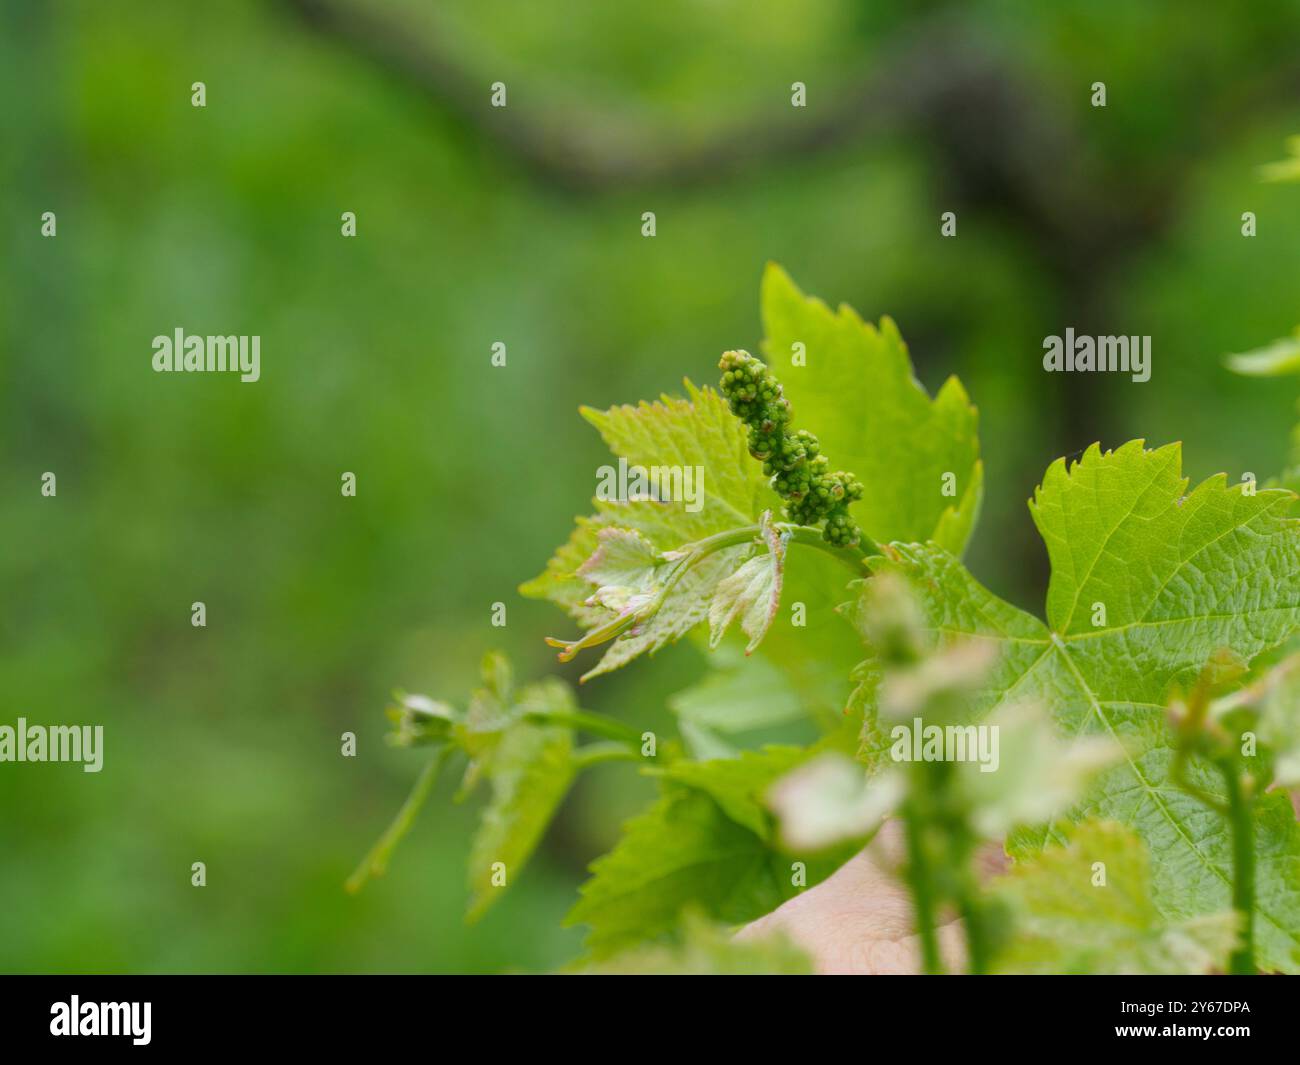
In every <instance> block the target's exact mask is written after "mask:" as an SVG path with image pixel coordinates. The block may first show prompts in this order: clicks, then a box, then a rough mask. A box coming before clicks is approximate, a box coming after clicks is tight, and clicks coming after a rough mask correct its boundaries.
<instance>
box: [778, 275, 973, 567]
mask: <svg viewBox="0 0 1300 1065" xmlns="http://www.w3.org/2000/svg"><path fill="white" fill-rule="evenodd" d="M762 307H763V327H764V331H765V335H766V340H765V341H764V343H763V351H764V354H765V355H766V356H767V358H768V361H769V364H770V365H771V367H772V369H773V370H774V371H775V372H776V374H777V375H778V376H779V377H780V378H781V383H782V385H783V386H784V388H785V394H786V398H788V399H789V400H790V403H791V405H792V407H793V408H794V415H795V421H796V424H798V425H802V426H806V427H807V428H808V429H810V430H812V431H813V432H814V433H816V434H817V436H818V438H819V439H820V440H821V445H822V449H823V451H824V453H825V454H827V455H832V456H834V458H835V463H836V464H837V465H838V466H841V467H843V468H844V469H846V470H849V471H850V472H852V473H854V474H856V475H857V477H858V479H859V480H860V481H862V483H863V484H864V485H866V486H867V492H866V495H865V497H864V498H863V499H862V500H861V501H859V502H858V503H856V504H854V506H853V508H852V512H853V517H854V519H855V520H856V521H857V522H858V524H859V525H861V527H862V529H863V530H864V531H865V532H866V533H867V535H868V536H870V537H871V538H872V539H874V540H875V541H876V542H877V543H886V542H889V541H891V540H902V541H913V540H916V541H923V540H934V541H935V542H936V543H939V544H941V545H942V546H944V547H946V548H947V549H948V550H950V551H952V552H953V553H954V554H957V555H960V554H961V552H962V550H963V548H964V547H965V546H966V542H967V540H969V539H970V535H971V532H972V531H973V530H974V527H975V520H976V518H977V516H978V513H979V508H980V502H981V500H982V498H983V491H984V488H983V485H984V470H983V465H982V464H981V462H980V457H979V436H978V420H979V419H978V415H977V413H976V411H975V408H974V407H973V406H972V405H971V402H970V398H969V396H967V394H966V390H965V388H963V387H962V384H961V382H960V381H958V380H957V378H955V377H950V378H948V380H947V381H946V382H944V384H943V387H941V388H940V389H939V391H938V393H937V394H936V395H935V396H934V398H933V399H931V398H930V396H929V395H928V394H927V393H926V391H925V389H924V387H922V385H921V383H920V382H919V381H917V379H916V377H915V376H914V375H913V372H912V361H911V358H910V357H909V355H908V352H907V345H906V344H904V343H903V338H902V336H901V335H900V334H899V331H898V327H897V326H896V325H895V324H894V322H893V320H892V319H890V318H882V319H881V320H880V325H879V327H876V326H873V325H871V324H870V323H868V322H864V321H863V320H862V318H860V317H859V316H858V313H857V312H856V311H855V310H853V308H852V307H849V306H847V305H844V304H841V306H840V308H839V310H838V311H832V310H831V309H830V307H828V306H827V305H826V304H825V303H823V302H822V301H821V300H819V299H813V298H810V297H808V296H805V295H804V294H803V293H802V292H801V291H800V290H799V288H798V287H797V286H796V285H795V283H794V282H793V281H791V280H790V277H789V275H787V274H786V273H785V271H784V270H782V269H781V268H780V267H779V266H777V265H776V264H774V263H771V264H769V265H768V267H767V270H766V272H765V273H764V275H763V287H762ZM796 344H798V345H802V349H801V350H802V351H803V355H804V362H805V364H804V365H800V364H796V363H794V361H793V352H794V351H795V350H797V349H796V348H795V345H796ZM948 486H950V492H949V493H948V494H945V487H948Z"/></svg>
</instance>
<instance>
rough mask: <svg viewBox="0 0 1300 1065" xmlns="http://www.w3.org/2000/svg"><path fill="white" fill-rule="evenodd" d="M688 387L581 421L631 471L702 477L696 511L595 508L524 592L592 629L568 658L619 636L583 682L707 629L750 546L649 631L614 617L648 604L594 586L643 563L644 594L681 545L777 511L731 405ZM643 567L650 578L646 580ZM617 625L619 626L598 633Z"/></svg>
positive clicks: (710, 563) (680, 585) (654, 617)
mask: <svg viewBox="0 0 1300 1065" xmlns="http://www.w3.org/2000/svg"><path fill="white" fill-rule="evenodd" d="M685 388H686V393H687V398H685V399H681V398H672V397H669V396H664V397H662V398H661V399H660V400H659V401H658V402H655V403H641V404H639V405H638V406H635V407H632V406H621V407H613V408H611V409H610V410H608V411H595V410H591V409H589V408H583V411H582V414H583V417H585V418H586V419H587V420H588V421H589V422H591V423H592V424H593V425H595V426H596V428H597V429H598V430H600V434H601V436H602V437H603V438H604V440H605V442H606V444H608V445H609V448H610V450H611V451H612V452H613V453H614V454H615V456H617V457H618V458H620V459H623V460H624V461H626V462H627V463H628V465H629V467H641V468H645V469H648V468H651V467H655V466H660V467H679V468H683V469H684V468H690V469H700V470H702V471H703V476H702V491H701V493H700V498H699V500H698V501H697V502H698V504H699V505H698V507H696V506H695V505H694V504H693V503H692V501H691V500H687V499H675V500H673V499H669V500H652V499H631V500H627V501H619V500H607V499H597V500H595V501H594V506H595V508H596V514H595V515H594V516H592V517H590V518H580V519H579V520H578V524H577V527H576V528H575V529H574V531H573V534H572V535H571V536H570V537H569V541H568V543H567V544H565V545H564V546H563V547H562V548H560V550H559V551H558V552H557V553H556V555H555V557H554V558H552V559H551V561H550V562H549V563H547V566H546V570H545V571H544V572H543V573H542V574H541V575H540V576H538V577H536V578H534V579H533V580H531V581H528V582H527V583H525V584H524V585H523V586H522V587H521V588H520V591H521V592H522V593H523V594H524V595H527V596H533V597H542V598H547V599H550V600H552V601H553V602H556V603H558V604H559V605H560V606H562V607H564V609H565V610H566V611H568V613H569V614H570V616H572V617H573V618H574V619H575V620H576V621H577V622H578V624H579V625H580V626H582V628H584V629H586V630H588V637H586V638H584V640H580V641H575V642H574V643H573V644H570V645H567V646H566V650H565V654H566V655H568V656H570V657H571V654H572V653H573V652H575V651H576V650H578V649H579V647H580V646H590V645H594V644H595V643H597V642H605V641H606V640H608V639H609V638H610V637H611V636H621V638H618V639H615V640H614V641H613V642H612V643H610V644H609V646H608V648H607V649H606V651H605V653H604V656H603V657H602V658H601V659H600V661H599V662H598V663H597V664H596V666H595V667H594V668H592V669H591V670H589V671H588V672H587V673H586V674H585V675H584V677H583V680H587V679H589V678H591V677H595V676H599V675H600V674H602V673H608V672H610V671H611V670H614V669H617V668H618V667H619V666H622V665H625V664H626V663H627V662H630V661H631V660H632V659H634V658H636V657H637V656H639V655H641V654H646V653H649V654H653V653H654V652H655V651H657V650H658V649H659V648H661V647H663V646H664V645H665V644H667V643H670V642H672V641H674V640H677V639H678V638H680V637H681V636H683V635H684V634H685V633H687V632H689V631H690V630H691V629H693V628H694V627H695V626H696V625H698V624H700V623H701V622H703V621H705V620H706V619H707V617H708V610H709V603H710V601H711V599H712V596H713V592H714V590H715V589H716V587H717V585H718V583H719V582H720V581H721V580H723V579H724V578H725V577H727V576H729V575H730V574H732V573H733V572H735V570H736V568H737V567H738V566H739V565H740V562H741V559H742V558H743V557H744V555H745V553H746V551H747V550H748V547H747V546H746V545H740V546H737V547H732V548H728V549H725V550H722V551H718V552H717V553H716V554H713V555H710V556H709V557H708V558H705V559H704V560H703V561H701V562H699V563H698V564H696V565H694V566H692V567H691V568H690V570H689V571H688V572H686V574H685V575H684V576H683V577H682V578H681V579H680V580H679V581H677V582H676V584H674V586H673V587H672V589H671V591H670V592H669V593H668V595H667V596H666V598H665V599H664V601H663V602H662V603H659V604H656V608H655V609H654V610H653V612H652V613H650V614H649V615H648V616H647V617H646V618H645V619H644V621H643V623H642V620H641V618H640V617H639V616H637V615H636V614H635V613H633V615H631V616H623V617H621V618H620V614H621V611H619V610H613V611H612V610H611V606H610V604H611V603H618V604H619V605H620V606H621V607H622V608H623V610H628V609H631V610H632V611H633V612H635V611H637V610H639V609H642V608H644V607H646V606H648V605H649V604H648V603H647V602H646V601H644V600H641V601H629V600H627V599H624V600H623V601H622V602H621V603H619V600H618V596H617V595H612V596H601V595H600V589H599V588H597V590H596V592H597V594H596V595H595V596H593V594H592V578H596V579H597V580H600V579H601V578H603V577H606V576H613V575H614V573H615V570H616V568H617V567H619V566H622V567H623V570H622V571H620V572H621V573H622V574H623V575H624V576H627V575H628V567H632V568H633V569H634V570H635V568H636V566H637V563H640V565H641V568H640V570H639V573H640V576H641V577H642V578H646V579H647V582H648V583H647V584H646V585H645V587H644V588H643V589H642V593H641V594H644V591H645V590H646V589H647V588H650V587H653V580H654V579H655V578H657V577H658V576H659V575H660V574H661V573H662V569H663V567H662V565H660V566H653V565H652V562H653V559H652V556H659V557H660V558H662V555H663V553H664V552H668V551H672V550H674V549H677V548H680V547H682V546H683V545H685V544H689V543H693V542H695V541H698V540H703V539H705V538H707V537H708V536H711V535H714V534H717V533H722V532H726V531H728V530H731V529H735V528H738V527H743V526H747V525H752V524H754V523H755V522H757V520H758V518H759V515H761V514H762V513H763V512H764V511H766V510H771V509H773V508H774V507H777V506H779V503H780V500H779V499H778V498H777V496H776V493H774V492H773V491H772V490H771V488H769V487H768V485H767V478H765V477H764V476H763V471H762V468H761V467H760V466H759V465H758V463H756V462H754V461H753V460H751V459H750V458H749V455H748V451H747V444H746V436H745V428H744V426H743V425H742V424H741V422H740V421H738V420H737V419H736V418H735V417H734V416H733V415H732V413H731V411H729V410H728V409H727V405H726V403H725V402H724V401H723V400H722V398H721V397H720V396H719V395H718V394H717V393H716V392H714V391H712V390H710V389H698V388H696V387H695V386H694V385H692V384H691V383H690V382H689V381H687V382H686V383H685ZM646 567H651V569H652V572H651V573H647V572H646ZM613 587H620V586H619V585H617V584H615V585H613ZM622 587H628V585H622ZM613 624H622V625H623V627H622V628H621V629H619V630H618V631H614V632H608V631H604V632H603V631H601V630H602V627H605V626H610V625H613ZM593 633H594V635H592V634H593Z"/></svg>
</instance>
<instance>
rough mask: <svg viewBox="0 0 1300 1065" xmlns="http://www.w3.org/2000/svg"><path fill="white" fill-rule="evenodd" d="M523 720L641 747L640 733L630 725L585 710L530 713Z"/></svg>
mask: <svg viewBox="0 0 1300 1065" xmlns="http://www.w3.org/2000/svg"><path fill="white" fill-rule="evenodd" d="M524 718H525V720H527V721H528V722H530V723H531V724H534V725H568V726H569V727H570V728H572V729H577V730H578V731H579V732H587V733H590V734H591V735H593V736H604V737H605V739H607V740H616V741H618V742H620V743H624V744H631V745H632V746H633V747H637V748H639V747H640V746H641V733H639V732H637V730H636V729H634V728H633V727H632V726H631V725H625V724H624V723H623V722H621V721H616V720H615V719H614V718H612V717H606V716H605V715H604V714H593V713H591V712H590V711H587V710H548V711H545V712H537V713H531V712H530V713H527V714H525V715H524Z"/></svg>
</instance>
